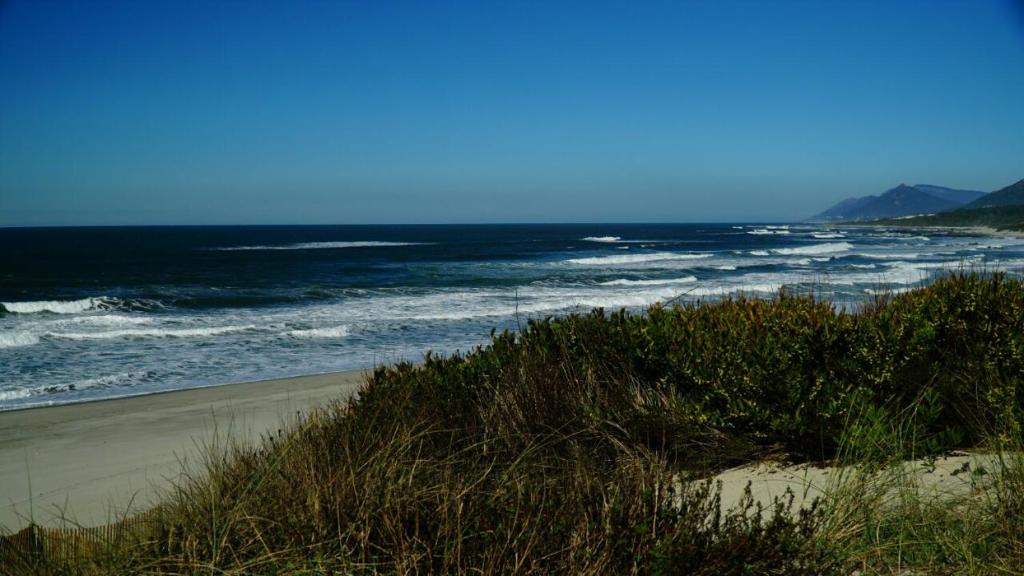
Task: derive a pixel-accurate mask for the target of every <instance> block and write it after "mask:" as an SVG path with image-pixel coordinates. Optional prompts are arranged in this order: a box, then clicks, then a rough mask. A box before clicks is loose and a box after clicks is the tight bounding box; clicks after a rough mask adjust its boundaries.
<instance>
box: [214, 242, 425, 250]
mask: <svg viewBox="0 0 1024 576" xmlns="http://www.w3.org/2000/svg"><path fill="white" fill-rule="evenodd" d="M423 244H424V243H423V242H378V241H371V240H365V241H354V242H299V243H297V244H280V245H269V246H262V245H260V246H224V247H221V248H213V250H219V251H227V252H230V251H237V250H327V249H332V248H386V247H390V246H421V245H423Z"/></svg>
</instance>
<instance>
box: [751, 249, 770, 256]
mask: <svg viewBox="0 0 1024 576" xmlns="http://www.w3.org/2000/svg"><path fill="white" fill-rule="evenodd" d="M750 255H751V256H768V255H769V254H768V251H767V250H751V251H750Z"/></svg>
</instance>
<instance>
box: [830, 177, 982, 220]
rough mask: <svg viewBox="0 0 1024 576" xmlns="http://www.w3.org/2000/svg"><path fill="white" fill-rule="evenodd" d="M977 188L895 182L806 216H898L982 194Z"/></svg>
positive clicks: (944, 207) (931, 211)
mask: <svg viewBox="0 0 1024 576" xmlns="http://www.w3.org/2000/svg"><path fill="white" fill-rule="evenodd" d="M986 196H987V195H986V194H985V193H984V192H979V191H977V190H957V189H954V188H946V187H943V186H933V185H931V184H916V185H914V186H908V185H906V184H900V185H899V186H897V187H895V188H893V189H891V190H887V191H886V192H885V193H883V194H881V195H878V196H861V197H860V198H847V199H846V200H843V201H842V202H839V203H838V204H836V205H835V206H832V207H831V208H829V209H828V210H825V211H824V212H822V213H821V214H818V215H817V216H815V217H813V218H811V219H810V221H811V222H856V221H860V220H877V219H879V218H899V217H903V216H913V215H918V214H934V213H936V212H945V211H947V210H952V209H954V208H959V207H961V206H964V205H967V204H970V203H972V202H976V201H978V200H981V199H982V198H985V197H986Z"/></svg>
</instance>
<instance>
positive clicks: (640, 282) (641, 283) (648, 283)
mask: <svg viewBox="0 0 1024 576" xmlns="http://www.w3.org/2000/svg"><path fill="white" fill-rule="evenodd" d="M696 281H697V277H696V276H684V277H682V278H665V279H662V280H627V279H626V278H620V279H618V280H609V281H608V282H601V284H600V285H601V286H667V285H671V284H688V283H690V282H696Z"/></svg>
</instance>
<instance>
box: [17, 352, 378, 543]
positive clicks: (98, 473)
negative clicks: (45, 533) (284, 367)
mask: <svg viewBox="0 0 1024 576" xmlns="http://www.w3.org/2000/svg"><path fill="white" fill-rule="evenodd" d="M364 375H365V372H364V371H359V370H357V371H350V372H337V373H332V374H321V375H315V376H301V377H297V378H286V379H280V380H266V381H260V382H249V383H244V384H230V385H225V386H215V387H209V388H198V389H192V390H181V391H174V392H164V393H159V394H150V395H145V396H135V397H131V398H119V399H113V400H101V401H96V402H84V403H79V404H70V405H64V406H52V407H45V408H31V409H26V410H14V411H8V412H0V529H2V530H9V531H12V532H13V531H16V530H18V529H19V528H21V527H24V526H25V525H27V524H28V522H29V521H30V519H31V521H34V522H35V523H37V524H41V525H44V526H61V525H63V524H64V522H65V520H64V519H67V520H70V521H71V522H72V523H77V524H79V525H82V526H95V525H100V524H105V523H108V522H110V521H112V520H116V519H118V518H120V517H122V516H123V515H124V514H125V512H126V511H127V510H129V508H130V510H131V511H141V510H143V509H145V508H147V507H149V505H150V504H151V503H152V502H153V501H154V498H155V497H156V496H157V495H158V494H159V492H160V490H161V489H164V488H167V487H168V486H169V485H170V483H171V482H172V481H173V480H174V479H176V478H179V477H180V475H181V474H182V473H183V470H184V469H187V468H183V462H184V464H185V465H186V466H187V465H189V464H190V463H194V462H195V461H196V459H197V457H198V456H199V455H200V447H202V446H204V445H208V444H209V443H210V441H212V440H213V438H214V437H215V436H217V437H219V438H221V439H223V438H225V437H227V436H230V438H232V439H234V440H238V441H243V442H252V441H256V440H258V439H259V437H260V436H261V435H262V434H266V433H268V432H274V431H276V430H277V429H279V428H280V427H281V426H282V425H283V424H285V423H287V422H289V421H292V420H294V419H295V417H296V415H297V413H299V412H303V411H307V410H309V409H310V408H311V407H314V406H317V405H319V404H322V403H324V402H326V401H328V400H330V399H333V398H342V397H344V396H348V395H350V394H352V393H354V392H355V391H356V390H357V389H358V387H359V385H360V384H361V383H362V381H363V378H364ZM30 486H31V490H30ZM69 525H74V524H69Z"/></svg>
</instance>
